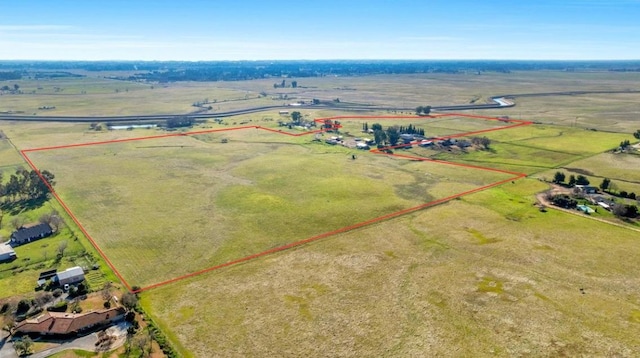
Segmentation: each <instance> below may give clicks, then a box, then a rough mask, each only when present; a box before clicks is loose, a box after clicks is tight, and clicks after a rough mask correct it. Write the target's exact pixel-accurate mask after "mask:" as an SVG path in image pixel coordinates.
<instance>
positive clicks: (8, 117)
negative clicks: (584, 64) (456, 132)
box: [0, 90, 640, 123]
mask: <svg viewBox="0 0 640 358" xmlns="http://www.w3.org/2000/svg"><path fill="white" fill-rule="evenodd" d="M610 93H640V91H638V90H623V91H570V92H544V93H523V94H506V95H500V96H493V97H491V98H490V102H489V103H484V104H460V105H451V106H433V107H431V110H433V111H436V112H440V111H466V110H477V109H496V108H506V107H513V106H515V105H516V104H515V103H514V102H513V99H514V98H516V97H539V96H573V95H583V94H610ZM298 108H304V109H314V108H331V109H336V110H344V111H372V110H378V111H413V110H414V108H399V107H383V106H367V105H357V104H344V103H341V104H336V105H333V104H331V105H328V104H313V105H311V104H309V105H299V106H291V105H274V106H261V107H251V108H245V109H238V110H234V111H227V112H216V113H185V114H152V115H137V116H82V117H80V116H28V115H15V114H0V120H4V121H32V122H80V123H83V122H84V123H89V122H110V123H115V122H145V121H146V122H153V121H162V120H167V119H170V118H176V117H188V118H193V119H207V118H222V117H232V116H238V115H242V114H248V113H256V112H264V111H271V110H276V109H278V110H283V109H298Z"/></svg>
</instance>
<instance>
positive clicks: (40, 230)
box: [10, 223, 53, 247]
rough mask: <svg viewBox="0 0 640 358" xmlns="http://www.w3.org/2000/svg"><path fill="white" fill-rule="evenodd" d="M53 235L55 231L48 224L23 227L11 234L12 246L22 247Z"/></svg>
mask: <svg viewBox="0 0 640 358" xmlns="http://www.w3.org/2000/svg"><path fill="white" fill-rule="evenodd" d="M51 234H53V229H52V228H51V226H50V225H49V224H47V223H41V224H36V225H32V226H23V227H21V228H19V229H18V230H16V231H14V232H13V233H12V234H11V240H10V243H11V246H14V247H15V246H20V245H24V244H26V243H29V242H32V241H36V240H40V239H42V238H45V237H47V236H50V235H51Z"/></svg>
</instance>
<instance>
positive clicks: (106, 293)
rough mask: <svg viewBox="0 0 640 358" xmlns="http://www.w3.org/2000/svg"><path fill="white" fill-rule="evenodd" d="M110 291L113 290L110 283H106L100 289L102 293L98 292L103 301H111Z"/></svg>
mask: <svg viewBox="0 0 640 358" xmlns="http://www.w3.org/2000/svg"><path fill="white" fill-rule="evenodd" d="M111 289H113V284H112V283H111V281H107V282H106V283H105V284H104V286H103V287H102V291H100V294H101V295H102V298H103V299H104V300H105V301H109V300H111Z"/></svg>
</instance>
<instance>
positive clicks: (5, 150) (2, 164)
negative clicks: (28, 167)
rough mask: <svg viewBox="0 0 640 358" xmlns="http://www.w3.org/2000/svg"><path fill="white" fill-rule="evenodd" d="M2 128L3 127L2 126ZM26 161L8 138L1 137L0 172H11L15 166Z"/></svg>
mask: <svg viewBox="0 0 640 358" xmlns="http://www.w3.org/2000/svg"><path fill="white" fill-rule="evenodd" d="M0 129H1V128H0ZM23 162H24V161H23V160H22V157H21V156H20V153H18V151H16V149H15V148H14V147H13V146H12V145H11V143H10V142H9V141H8V140H6V139H0V172H4V171H5V170H7V169H8V170H7V172H9V171H10V170H12V169H13V168H12V167H14V166H16V165H20V164H22V163H23Z"/></svg>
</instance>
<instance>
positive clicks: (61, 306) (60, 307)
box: [47, 301, 67, 312]
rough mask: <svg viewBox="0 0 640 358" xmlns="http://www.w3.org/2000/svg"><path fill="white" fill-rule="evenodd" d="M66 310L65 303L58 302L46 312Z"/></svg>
mask: <svg viewBox="0 0 640 358" xmlns="http://www.w3.org/2000/svg"><path fill="white" fill-rule="evenodd" d="M66 310H67V301H60V302H58V303H56V304H55V305H53V306H49V307H47V311H51V312H65V311H66Z"/></svg>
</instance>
